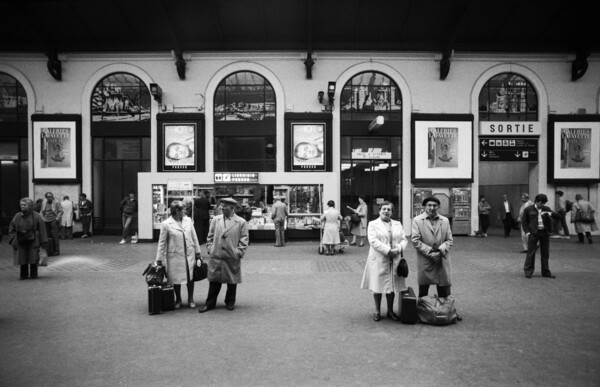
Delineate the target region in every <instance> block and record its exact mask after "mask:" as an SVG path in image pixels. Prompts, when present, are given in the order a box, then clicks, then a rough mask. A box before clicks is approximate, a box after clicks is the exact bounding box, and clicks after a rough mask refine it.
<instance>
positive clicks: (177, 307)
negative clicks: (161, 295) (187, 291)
mask: <svg viewBox="0 0 600 387" xmlns="http://www.w3.org/2000/svg"><path fill="white" fill-rule="evenodd" d="M179 308H181V301H177V302H176V303H175V309H179Z"/></svg>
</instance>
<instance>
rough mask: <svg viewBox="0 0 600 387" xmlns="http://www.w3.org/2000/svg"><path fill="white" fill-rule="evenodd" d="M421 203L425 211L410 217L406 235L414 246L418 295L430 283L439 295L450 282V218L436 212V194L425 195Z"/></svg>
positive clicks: (425, 291) (444, 293) (446, 291)
mask: <svg viewBox="0 0 600 387" xmlns="http://www.w3.org/2000/svg"><path fill="white" fill-rule="evenodd" d="M423 207H425V212H424V213H422V214H421V215H418V216H415V218H414V219H413V222H412V235H411V237H410V239H411V240H412V243H413V246H414V247H415V249H416V250H417V282H418V284H419V297H424V296H426V295H427V294H428V293H429V286H430V285H436V287H437V294H438V296H439V297H448V296H449V295H450V287H451V285H452V269H451V266H450V248H451V247H452V244H453V239H452V230H451V229H450V221H448V218H446V217H445V216H443V215H440V214H438V210H439V207H440V201H439V199H438V198H436V197H434V196H430V197H428V198H425V200H423Z"/></svg>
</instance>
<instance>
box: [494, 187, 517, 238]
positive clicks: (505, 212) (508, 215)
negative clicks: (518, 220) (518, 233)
mask: <svg viewBox="0 0 600 387" xmlns="http://www.w3.org/2000/svg"><path fill="white" fill-rule="evenodd" d="M512 214H513V206H512V204H511V203H510V201H509V200H508V197H507V196H506V194H504V195H502V201H501V202H500V205H499V206H498V219H501V220H502V224H504V237H505V238H508V237H509V236H510V230H511V229H512V227H513V224H514V222H515V221H514V219H513V216H512Z"/></svg>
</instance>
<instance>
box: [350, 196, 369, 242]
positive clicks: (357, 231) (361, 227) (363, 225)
mask: <svg viewBox="0 0 600 387" xmlns="http://www.w3.org/2000/svg"><path fill="white" fill-rule="evenodd" d="M356 211H358V216H360V223H356V224H353V225H352V230H351V231H350V233H351V234H352V235H356V236H365V235H367V223H369V219H368V218H367V217H368V212H369V209H368V208H367V204H366V203H361V204H360V205H359V206H358V207H357V208H356Z"/></svg>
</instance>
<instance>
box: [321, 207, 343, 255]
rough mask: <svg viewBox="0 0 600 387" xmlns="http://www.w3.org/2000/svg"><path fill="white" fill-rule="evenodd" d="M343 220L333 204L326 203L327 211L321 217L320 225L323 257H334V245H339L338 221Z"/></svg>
mask: <svg viewBox="0 0 600 387" xmlns="http://www.w3.org/2000/svg"><path fill="white" fill-rule="evenodd" d="M340 220H343V218H342V215H340V212H339V211H338V210H336V209H335V202H334V201H333V200H330V201H328V202H327V209H326V210H325V212H324V213H323V215H321V224H322V227H323V239H322V240H321V243H322V244H323V245H325V255H335V245H339V244H340V242H341V241H340V226H339V221H340Z"/></svg>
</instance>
